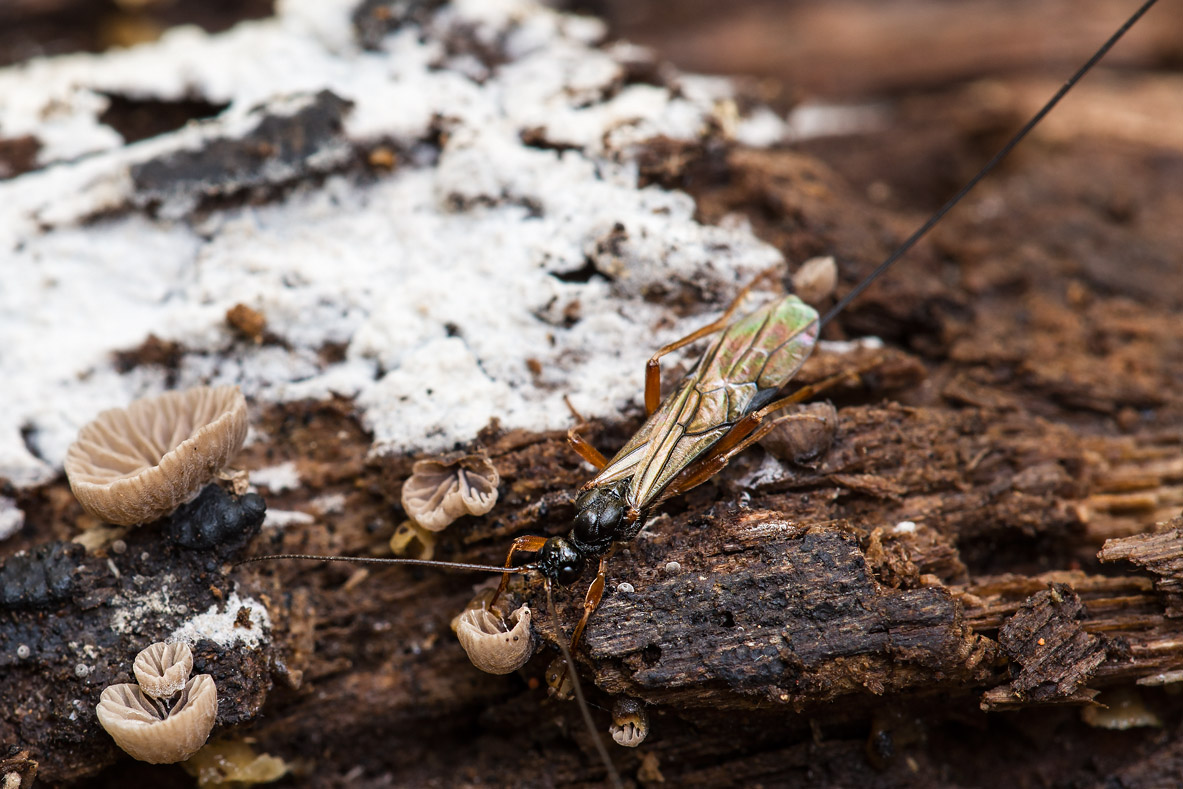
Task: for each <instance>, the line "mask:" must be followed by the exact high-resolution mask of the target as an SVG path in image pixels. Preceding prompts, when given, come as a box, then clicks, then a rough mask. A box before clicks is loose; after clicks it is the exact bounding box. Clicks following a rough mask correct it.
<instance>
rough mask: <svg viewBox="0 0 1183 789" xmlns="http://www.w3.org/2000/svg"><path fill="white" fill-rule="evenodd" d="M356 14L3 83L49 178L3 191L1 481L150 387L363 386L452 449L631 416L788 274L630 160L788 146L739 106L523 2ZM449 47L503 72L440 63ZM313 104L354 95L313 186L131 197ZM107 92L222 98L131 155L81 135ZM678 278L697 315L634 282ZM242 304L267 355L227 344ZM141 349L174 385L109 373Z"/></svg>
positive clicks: (352, 390)
mask: <svg viewBox="0 0 1183 789" xmlns="http://www.w3.org/2000/svg"><path fill="white" fill-rule="evenodd" d="M354 5H355V3H354V2H345V1H344V0H288V1H287V2H282V3H279V4H278V8H277V14H276V16H275V17H274V18H272V19H268V20H262V21H257V22H250V23H245V24H241V25H239V26H237V27H235V28H233V29H232V30H229V31H226V32H225V33H221V34H216V35H210V34H206V33H203V32H201V31H199V30H196V29H194V28H180V29H176V30H173V31H170V32H168V33H167V34H166V35H165V36H164V37H163V38H162V39H161V40H160V41H158V42H155V43H152V44H146V45H142V46H138V47H134V48H131V49H128V50H126V51H120V52H110V53H104V54H102V55H70V56H66V57H59V58H51V59H44V60H36V61H33V62H30V63H27V64H24V65H21V66H16V67H11V68H7V69H0V96H2V97H3V100H0V129H3V130H4V133H5V134H6V135H9V136H19V135H22V134H31V135H33V136H35V137H37V138H38V139H39V140H40V141H41V142H42V144H43V147H42V149H41V153H40V157H41V158H40V161H39V164H40V165H41V169H40V170H37V171H34V172H30V173H27V174H25V175H23V176H21V177H18V178H15V179H11V180H9V181H4V182H0V250H2V251H0V255H3V256H4V257H5V259H6V263H7V265H6V268H5V278H4V283H3V286H0V348H4V349H5V353H4V354H2V355H0V380H3V381H4V388H5V406H6V407H5V408H4V409H3V411H2V412H0V478H7V479H9V480H11V481H12V482H13V483H15V484H16V485H18V486H22V487H23V486H30V485H36V484H39V483H42V482H45V481H46V480H49V479H51V478H52V477H53V476H54V475H55V474H57V473H58V472H59V470H60V468H61V463H62V459H63V457H64V455H65V452H66V449H67V447H68V446H69V444H70V442H71V441H72V440H73V438H74V436H75V434H76V432H77V430H78V428H79V427H81V426H82V425H83V424H84V423H86V422H87V421H89V420H90V419H92V418H93V417H94V416H95V415H96V414H97V413H98V412H99V411H101V410H103V409H105V408H111V407H117V406H125V405H126V404H127V403H128V402H129V401H131V400H132V399H135V398H137V397H141V396H145V395H150V394H155V393H158V392H160V391H161V390H163V389H164V388H165V387H166V386H168V385H175V386H178V387H185V386H191V385H195V384H200V383H209V384H215V385H217V384H237V385H239V386H241V387H242V389H243V390H244V392H245V393H246V395H247V397H248V398H249V399H251V400H252V401H253V402H256V403H257V402H266V401H271V402H276V401H290V400H296V399H302V398H315V399H320V398H327V397H330V396H333V395H340V396H343V397H347V398H352V399H354V401H355V403H356V405H357V406H358V409H359V414H360V416H361V419H362V421H363V422H364V424H365V426H366V427H367V428H368V429H369V430H371V431H372V433H373V436H374V450H375V451H376V452H411V451H434V450H440V449H443V448H449V447H451V446H452V445H454V444H456V443H458V442H460V443H463V442H466V441H469V440H471V439H472V438H473V437H474V436H475V435H476V433H477V431H479V430H480V429H482V428H484V427H485V426H486V425H488V424H489V422H490V420H492V419H494V418H496V419H499V420H500V423H501V425H502V426H503V427H505V428H525V429H531V430H540V431H541V430H554V429H559V428H563V427H566V426H568V424H569V421H570V415H569V412H568V411H567V409H566V407H565V406H564V404H563V401H562V396H563V395H564V394H569V395H570V396H571V397H572V399H573V401H574V402H575V403H577V405H578V407H579V408H580V410H581V411H583V413H585V414H586V415H588V416H590V417H602V416H615V415H618V414H619V413H620V412H621V410H623V409H625V408H628V407H630V406H636V405H637V404H638V403H639V400H640V393H641V391H642V388H643V382H642V370H643V365H644V362H645V359H646V358H647V357H648V355H649V353H650V352H651V350H652V349H654V348H657V347H659V346H660V345H662V344H663V343H665V342H668V341H670V340H672V339H674V338H676V337H677V336H679V335H681V334H685V333H686V332H688V331H690V330H692V329H693V328H696V327H697V326H698V325H701V323H703V322H704V321H706V320H709V319H710V317H711V316H712V315H711V313H712V312H713V311H715V310H717V309H719V308H720V307H721V306H722V305H723V303H724V302H725V299H726V298H727V296H728V295H730V294H731V293H733V292H734V291H735V290H736V289H737V288H738V287H739V286H740V285H742V284H743V283H745V282H747V281H748V280H749V279H750V278H752V277H753V276H754V275H755V273H756V272H758V271H760V270H763V269H765V268H767V267H769V266H772V265H775V264H777V263H779V262H780V261H781V257H780V254H779V253H778V252H777V251H776V250H775V249H773V248H771V247H769V246H768V245H766V244H764V243H762V242H760V241H759V240H758V239H756V238H755V237H754V236H753V235H752V233H751V231H750V229H749V228H748V227H747V226H746V224H743V223H733V224H731V225H729V226H717V227H712V226H704V225H701V224H699V223H698V222H697V221H695V218H694V212H695V206H694V202H693V200H692V199H691V198H689V197H688V196H687V195H685V194H682V193H677V192H667V191H664V190H661V189H658V188H656V187H647V188H644V189H642V188H639V183H638V167H637V164H636V153H637V149H636V147H635V146H636V145H637V144H638V143H643V142H644V141H646V140H649V139H651V138H653V137H655V136H658V135H664V136H667V137H671V138H676V139H682V140H694V139H698V138H699V137H700V135H702V134H703V133H704V132H705V131H706V130H708V129H719V128H722V129H725V130H727V129H731V130H733V132H732V133H733V134H734V135H737V136H741V137H744V138H745V139H750V140H754V141H771V140H774V139H777V138H779V135H780V133H781V130H780V128H779V127H778V126H777V125H776V124H775V123H774V122H773V120H772V119H770V117H769V116H768V115H767V113H762V114H760V115H759V116H758V117H757V116H753V117H752V118H751V119H750V122H749V121H748V120H745V119H744V118H739V117H738V116H737V115H736V109H735V106H736V105H735V102H734V101H733V100H731V98H730V91H731V88H730V86H729V84H728V83H727V82H725V81H722V80H713V79H697V78H689V77H674V80H675V84H673V85H671V86H669V87H663V86H655V85H648V84H645V85H632V84H622V80H621V75H622V74H623V73H625V71H626V69H625V65H626V64H628V63H629V62H631V61H633V60H635V59H636V58H637V57H639V55H638V53H637V51H636V49H635V48H629V47H611V46H604V47H602V46H600V45H599V41H600V39H601V38H602V37H603V34H604V29H603V26H602V25H601V24H600V23H599V22H596V21H594V20H588V19H585V18H581V17H576V16H571V15H566V14H561V13H558V12H555V11H553V10H550V9H548V8H546V7H545V6H543V5H542V4H540V3H537V2H531V1H528V0H466V1H465V2H458V3H455V4H453V5H452V6H451V7H449V8H446V9H445V10H443V11H441V12H440V13H439V14H438V15H437V17H436V19H435V21H434V22H433V23H432V24H431V25H429V26H428V27H427V28H426V29H419V28H418V27H416V26H415V25H413V24H408V25H404V26H403V28H402V29H400V30H399V31H397V32H394V33H392V34H391V35H389V36H387V37H386V38H385V39H384V40H383V41H382V42H381V49H380V51H364V50H362V49H361V48H360V47H359V46H358V45H357V43H356V42H355V41H353V39H352V35H353V34H352V32H351V30H352V28H351V23H350V13H351V10H352V8H353V6H354ZM450 36H453V37H454V36H472V37H475V38H476V39H477V40H478V41H480V42H483V43H484V44H485V45H487V46H489V47H494V48H500V50H501V55H502V56H503V60H504V62H501V61H500V60H499V61H498V62H497V63H496V64H482V63H480V62H475V61H474V59H473V58H472V57H471V56H470V57H468V58H467V59H466V58H464V57H452V56H449V55H448V54H447V53H448V52H449V51H453V50H454V48H453V50H450V49H449V47H448V46H447V44H448V41H449V37H450ZM322 91H330V92H331V93H332V95H334V96H337V97H340V98H341V99H344V100H345V101H347V102H349V103H350V105H351V106H350V108H349V109H348V110H345V111H344V116H343V121H342V128H341V129H340V131H339V133H337V132H334V134H338V136H336V137H334V138H333V139H332V140H331V144H330V145H328V146H327V147H325V148H324V149H323V150H321V151H320V153H318V154H315V155H310V157H309V160H308V162H307V164H308V168H309V170H310V171H313V172H319V173H324V172H329V173H330V175H328V176H327V177H326V178H324V179H317V183H316V184H315V185H310V186H308V187H306V188H300V187H297V188H294V189H293V190H292V191H291V192H290V193H289V194H288V195H287V196H286V197H285V198H283V199H282V200H279V199H277V200H276V201H275V202H272V203H269V204H265V205H247V206H239V207H234V208H222V209H214V210H210V211H208V212H206V213H204V214H201V215H192V214H191V213H190V211H191V209H192V208H193V204H194V203H195V202H196V201H197V198H200V196H201V195H200V194H198V193H196V192H194V191H193V190H190V191H188V192H185V193H184V194H183V195H180V196H175V197H174V196H171V195H173V192H172V191H170V190H169V189H168V188H167V184H165V186H163V187H160V188H159V189H156V188H155V187H154V190H150V191H149V192H148V193H141V192H139V191H137V189H143V188H144V187H142V185H141V187H137V181H136V179H135V177H134V173H135V172H142V168H141V169H140V170H136V166H137V165H143V164H144V163H146V162H153V161H161V158H162V157H166V156H174V157H175V156H182V155H189V153H192V152H195V151H201V150H204V149H207V148H208V146H209V144H210V141H212V140H216V139H224V140H235V139H238V138H239V137H241V136H242V135H243V134H245V133H247V132H249V131H250V130H251V129H253V128H255V127H256V126H257V125H258V124H259V122H260V118H261V117H264V116H266V117H276V118H279V117H286V116H288V115H290V114H291V113H292V112H295V111H299V110H300V108H306V107H307V106H309V103H310V97H313V96H318V95H321V92H322ZM107 94H119V95H125V96H130V97H144V98H151V99H163V100H168V99H179V98H182V97H192V96H196V97H199V98H203V99H205V100H206V101H210V102H218V103H226V104H228V105H229V106H228V108H227V109H226V110H225V111H224V112H223V113H222V114H221V115H220V116H218V117H217V118H214V119H210V120H206V121H202V122H195V123H190V124H188V125H187V126H185V127H183V128H181V129H178V130H177V131H174V132H171V133H168V134H164V135H161V136H159V137H155V138H152V139H149V140H144V141H142V142H140V143H136V144H134V145H125V144H124V143H123V141H122V140H121V139H120V138H119V136H118V135H117V134H116V133H115V132H113V131H112V130H111V129H110V128H108V127H107V126H104V125H103V124H102V123H100V122H99V116H100V115H101V113H102V111H103V109H104V107H105V106H106V104H107V99H106V98H105V96H106V95H107ZM334 101H335V100H334ZM745 124H747V125H745ZM530 139H539V140H542V141H543V142H545V143H546V144H545V145H537V146H535V145H531V144H528V143H527V142H526V140H530ZM441 141H442V142H441ZM379 144H381V145H390V146H393V148H394V149H397V151H398V152H399V154H398V161H397V163H396V166H395V167H394V168H393V170H391V171H389V172H378V171H375V172H374V173H373V177H370V176H369V175H367V176H366V177H364V178H359V177H356V176H355V175H352V174H344V173H341V172H340V169H341V167H342V161H344V159H343V153H342V152H343V151H357V152H358V153H359V154H360V153H363V152H364V151H366V150H368V149H370V148H372V147H373V146H375V145H379ZM343 146H344V147H343ZM317 156H320V159H319V160H317V161H312V159H315V158H316V157H317ZM345 158H348V157H345ZM281 169H282V168H281ZM284 172H286V171H284ZM332 172H338V174H337V175H332V174H331V173H332ZM194 188H197V187H194ZM182 191H183V190H182ZM178 194H179V193H178ZM149 198H151V199H149ZM154 201H155V202H157V203H159V205H156V207H155V208H152V207H151V205H152V204H153V203H154ZM96 216H106V217H107V218H105V219H101V220H98V221H96V220H95V217H96ZM589 265H590V269H589ZM580 272H583V273H582V274H580ZM679 289H685V290H688V291H690V292H691V293H693V294H695V295H696V296H698V295H700V294H701V295H703V296H705V298H704V306H703V311H702V314H699V315H693V316H689V317H684V318H677V317H676V316H674V315H673V314H671V312H670V311H668V310H666V309H664V308H663V307H662V306H661V305H660V303H659V300H655V299H653V298H652V297H653V296H660V295H661V294H663V293H668V292H672V291H677V290H679ZM238 303H245V304H249V305H251V306H252V308H254V309H257V310H258V311H259V312H260V313H262V315H263V316H264V317H265V319H266V321H267V328H268V332H269V333H270V334H271V335H273V337H274V338H275V340H276V342H267V343H263V344H254V343H244V342H243V341H242V340H241V338H239V337H237V336H236V335H235V333H234V331H233V330H232V329H231V328H230V327H229V326H228V325H227V323H226V319H225V315H226V312H227V310H228V309H229V308H231V307H233V306H234V305H236V304H238ZM150 335H155V336H156V337H158V338H160V339H162V340H165V341H169V342H175V343H177V344H178V346H179V347H180V348H181V349H182V354H181V357H180V362H179V369H178V370H176V372H175V380H169V379H168V378H167V377H166V372H165V371H164V370H163V369H161V368H159V367H155V366H151V365H149V366H139V367H133V368H132V369H130V370H127V369H126V365H124V366H118V365H117V364H116V359H115V356H114V355H113V354H114V353H115V352H117V351H126V350H129V349H134V348H136V347H138V346H140V345H141V344H142V343H143V342H145V340H147V338H148V337H149V336H150ZM31 338H33V339H35V341H31ZM326 346H334V347H343V348H344V358H343V359H341V360H340V361H337V359H340V354H332V355H329V354H325V353H322V351H323V350H324V349H325V348H326ZM47 348H52V349H53V352H52V353H47V352H46V351H45V349H47ZM539 366H540V367H541V369H542V370H543V372H542V374H541V375H540V376H537V377H536V376H535V374H534V373H532V372H531V369H535V370H537V369H539ZM265 478H266V475H264V479H265ZM256 479H258V478H256ZM271 481H272V482H275V483H276V484H280V485H282V484H285V482H284V480H283V479H282V478H277V477H276V476H275V472H273V473H272V477H271ZM275 522H276V520H275V516H274V515H272V514H269V516H268V523H271V524H273V523H275Z"/></svg>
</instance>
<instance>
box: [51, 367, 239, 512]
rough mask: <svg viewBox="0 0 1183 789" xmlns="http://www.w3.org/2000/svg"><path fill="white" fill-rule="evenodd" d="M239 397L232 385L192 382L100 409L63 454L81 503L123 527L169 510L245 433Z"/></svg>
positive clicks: (221, 463)
mask: <svg viewBox="0 0 1183 789" xmlns="http://www.w3.org/2000/svg"><path fill="white" fill-rule="evenodd" d="M246 431H247V411H246V398H244V397H243V396H242V392H240V391H239V390H238V387H236V386H219V387H216V388H213V387H208V386H200V387H197V388H195V389H188V390H185V391H183V392H166V393H164V394H162V395H160V396H159V397H146V398H143V399H141V400H136V401H135V402H134V403H132V404H131V405H129V406H128V407H127V408H113V409H111V410H108V411H103V412H102V413H101V414H99V415H98V417H96V418H95V420H94V421H93V422H90V423H89V424H87V425H86V426H85V427H83V428H82V429H81V430H80V431H78V439H77V440H76V441H75V442H74V443H73V444H72V445H71V446H70V449H69V451H68V452H67V453H66V462H65V467H66V476H67V477H68V478H69V480H70V489H71V490H73V491H74V496H75V497H77V499H78V501H79V503H80V504H82V508H83V509H85V510H86V511H87V512H89V513H90V514H91V515H94V516H95V517H97V518H101V519H103V520H104V521H107V522H108V523H115V524H118V525H121V526H131V525H135V524H139V523H148V522H150V521H154V520H156V519H157V518H160V517H163V516H164V515H167V514H169V513H170V512H172V511H173V510H175V509H176V508H177V507H179V506H180V505H181V504H184V503H185V502H186V501H188V500H189V499H191V498H193V497H194V496H195V495H197V493H198V492H200V491H201V489H202V487H204V486H205V484H206V483H207V482H209V481H210V480H211V479H212V478H213V476H214V474H216V473H217V472H218V471H219V470H220V469H222V468H224V467H225V466H226V465H228V464H229V463H230V461H231V460H232V459H233V458H234V456H235V455H237V454H238V451H239V450H240V449H242V442H243V441H244V440H245V439H246Z"/></svg>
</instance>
